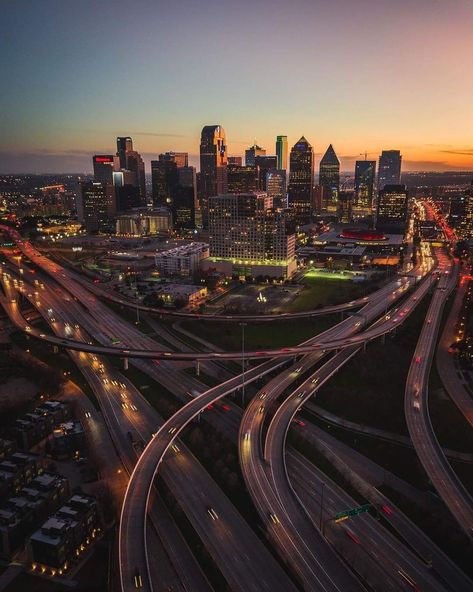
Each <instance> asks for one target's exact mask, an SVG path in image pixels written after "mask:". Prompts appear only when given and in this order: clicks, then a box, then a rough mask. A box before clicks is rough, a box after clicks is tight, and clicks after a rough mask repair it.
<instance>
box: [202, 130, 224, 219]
mask: <svg viewBox="0 0 473 592" xmlns="http://www.w3.org/2000/svg"><path fill="white" fill-rule="evenodd" d="M226 191H227V143H226V139H225V130H224V129H223V127H222V126H220V125H206V126H205V127H204V128H203V129H202V133H201V137H200V178H199V198H200V211H201V216H202V225H203V227H204V228H207V225H208V199H209V197H212V196H214V195H219V194H221V193H226Z"/></svg>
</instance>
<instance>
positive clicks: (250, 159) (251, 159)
mask: <svg viewBox="0 0 473 592" xmlns="http://www.w3.org/2000/svg"><path fill="white" fill-rule="evenodd" d="M265 154H266V150H265V149H264V148H261V146H258V144H257V143H256V142H255V143H254V144H253V146H250V147H249V148H247V149H246V150H245V165H246V166H255V158H256V157H257V156H264V155H265Z"/></svg>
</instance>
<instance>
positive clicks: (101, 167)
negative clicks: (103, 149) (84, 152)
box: [93, 154, 119, 185]
mask: <svg viewBox="0 0 473 592" xmlns="http://www.w3.org/2000/svg"><path fill="white" fill-rule="evenodd" d="M93 164H94V181H96V182H97V183H108V184H110V185H113V173H114V172H116V171H118V169H119V159H118V157H117V156H113V154H96V155H95V156H94V157H93Z"/></svg>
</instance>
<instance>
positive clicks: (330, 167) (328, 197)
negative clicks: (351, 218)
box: [319, 144, 340, 212]
mask: <svg viewBox="0 0 473 592" xmlns="http://www.w3.org/2000/svg"><path fill="white" fill-rule="evenodd" d="M319 185H320V186H321V187H322V188H323V189H322V191H323V193H322V196H323V197H322V209H323V210H325V211H326V212H335V211H336V210H337V200H338V192H339V191H340V161H339V160H338V156H337V155H336V154H335V150H334V149H333V146H332V144H330V146H329V147H328V148H327V151H326V152H325V154H324V155H323V157H322V160H321V161H320V168H319Z"/></svg>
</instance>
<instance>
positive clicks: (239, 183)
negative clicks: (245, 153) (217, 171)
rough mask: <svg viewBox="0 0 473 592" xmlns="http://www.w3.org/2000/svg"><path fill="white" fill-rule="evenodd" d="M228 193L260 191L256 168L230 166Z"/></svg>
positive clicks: (228, 169) (228, 170)
mask: <svg viewBox="0 0 473 592" xmlns="http://www.w3.org/2000/svg"><path fill="white" fill-rule="evenodd" d="M227 172H228V193H251V192H252V191H256V190H257V189H258V175H257V171H256V167H255V166H241V165H240V166H239V165H236V164H229V165H228V168H227Z"/></svg>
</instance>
